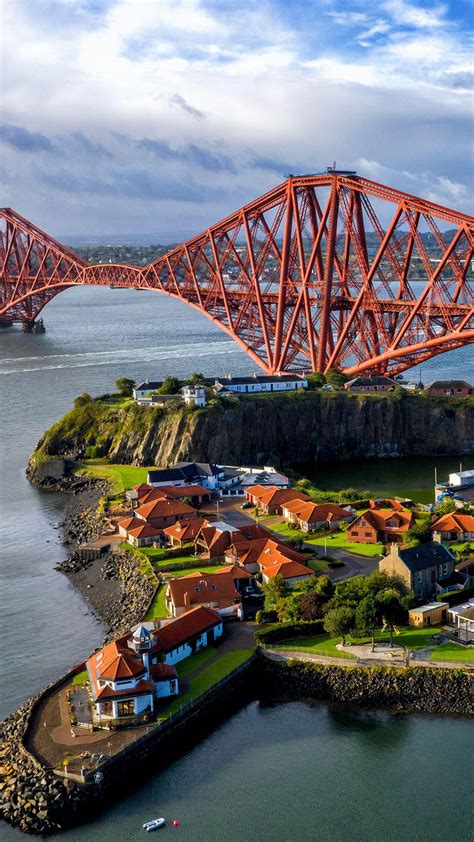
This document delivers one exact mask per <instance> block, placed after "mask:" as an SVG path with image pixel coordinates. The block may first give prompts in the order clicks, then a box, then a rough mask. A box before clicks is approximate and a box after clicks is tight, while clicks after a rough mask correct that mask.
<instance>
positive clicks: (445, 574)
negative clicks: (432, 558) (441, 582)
mask: <svg viewBox="0 0 474 842" xmlns="http://www.w3.org/2000/svg"><path fill="white" fill-rule="evenodd" d="M447 575H448V565H447V564H443V576H447Z"/></svg>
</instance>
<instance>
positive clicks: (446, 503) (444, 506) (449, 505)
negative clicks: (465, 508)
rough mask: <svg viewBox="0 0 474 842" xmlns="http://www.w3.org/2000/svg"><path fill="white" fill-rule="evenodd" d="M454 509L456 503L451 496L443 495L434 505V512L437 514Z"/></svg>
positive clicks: (445, 513)
mask: <svg viewBox="0 0 474 842" xmlns="http://www.w3.org/2000/svg"><path fill="white" fill-rule="evenodd" d="M455 511H456V504H455V502H454V500H452V498H451V497H445V498H444V499H443V500H442V501H441V503H438V504H437V505H436V506H435V514H436V515H438V516H441V515H448V514H450V512H455Z"/></svg>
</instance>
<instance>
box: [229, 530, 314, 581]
mask: <svg viewBox="0 0 474 842" xmlns="http://www.w3.org/2000/svg"><path fill="white" fill-rule="evenodd" d="M270 556H271V558H272V559H275V558H278V559H279V560H281V559H286V560H287V561H298V562H301V563H303V562H304V561H305V558H306V557H305V556H304V555H303V554H302V553H299V552H297V550H294V549H293V548H292V547H289V546H288V544H284V543H282V542H281V541H277V540H275V539H273V538H270V537H269V536H268V534H267V535H265V536H264V537H261V538H256V539H254V540H252V541H243V542H237V543H234V544H232V546H231V547H229V549H228V550H227V552H226V555H225V560H226V562H228V563H234V564H239V565H240V566H241V567H244V568H245V570H247V572H248V573H259V572H260V570H261V568H262V566H265V565H266V564H267V565H268V563H269V561H270Z"/></svg>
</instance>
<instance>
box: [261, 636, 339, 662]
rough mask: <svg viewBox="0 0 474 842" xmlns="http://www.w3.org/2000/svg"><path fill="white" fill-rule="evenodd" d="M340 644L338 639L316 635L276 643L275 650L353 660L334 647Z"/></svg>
mask: <svg viewBox="0 0 474 842" xmlns="http://www.w3.org/2000/svg"><path fill="white" fill-rule="evenodd" d="M340 642H341V638H340V637H329V635H328V634H318V635H315V636H314V637H295V638H290V639H289V640H285V641H283V643H276V644H275V645H274V647H272V648H275V649H284V650H285V649H286V650H291V651H292V652H309V653H310V654H312V655H326V657H331V658H346V659H349V660H353V658H354V655H350V654H349V652H341V651H340V650H339V649H336V645H337V644H338V643H340Z"/></svg>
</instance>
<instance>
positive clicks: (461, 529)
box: [431, 512, 474, 541]
mask: <svg viewBox="0 0 474 842" xmlns="http://www.w3.org/2000/svg"><path fill="white" fill-rule="evenodd" d="M431 531H432V532H433V533H434V532H438V533H439V534H440V535H441V540H442V541H473V540H474V515H463V514H458V513H457V512H449V513H448V514H446V515H442V516H441V517H439V518H437V519H436V520H435V521H434V523H432V525H431Z"/></svg>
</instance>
